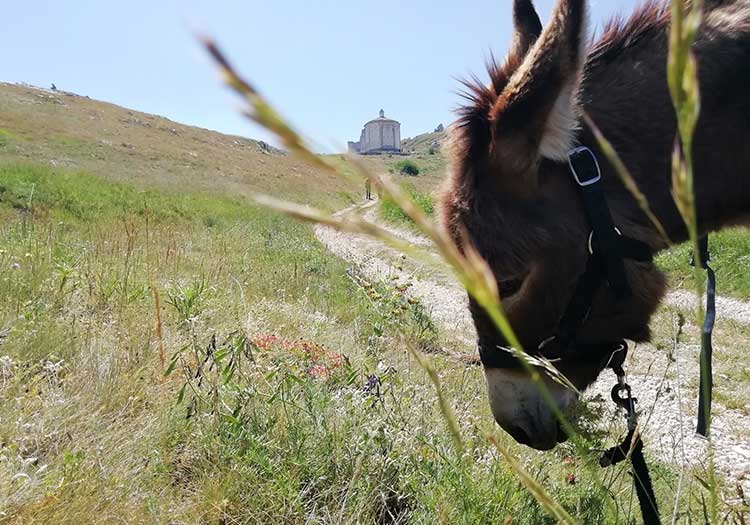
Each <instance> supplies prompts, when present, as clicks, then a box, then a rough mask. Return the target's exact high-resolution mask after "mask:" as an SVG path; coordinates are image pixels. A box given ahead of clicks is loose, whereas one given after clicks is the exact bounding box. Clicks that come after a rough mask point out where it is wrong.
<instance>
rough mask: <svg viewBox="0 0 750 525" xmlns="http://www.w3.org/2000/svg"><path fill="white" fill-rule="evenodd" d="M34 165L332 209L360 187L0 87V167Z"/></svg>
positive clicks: (72, 101) (57, 98)
mask: <svg viewBox="0 0 750 525" xmlns="http://www.w3.org/2000/svg"><path fill="white" fill-rule="evenodd" d="M18 161H33V162H35V163H42V164H46V165H48V166H52V167H64V168H68V169H74V170H84V171H86V172H88V173H91V174H94V175H97V176H100V177H102V178H105V179H107V180H112V181H126V182H129V183H133V184H137V185H140V186H144V187H157V188H161V189H166V190H176V189H179V190H184V189H187V190H191V191H203V192H208V193H214V194H225V195H237V196H247V195H249V194H251V193H253V192H263V193H271V194H275V195H283V196H285V197H287V198H292V199H295V200H297V201H299V202H305V203H310V204H315V205H318V206H323V207H325V208H327V209H337V208H339V207H343V206H344V205H346V204H348V203H350V202H351V199H352V198H357V199H358V198H359V197H358V195H357V196H356V197H352V196H351V192H352V191H358V190H359V188H356V187H353V186H351V185H347V184H345V183H342V181H341V180H337V179H336V178H335V177H333V176H331V175H329V174H325V173H321V172H319V171H316V170H315V169H312V168H310V167H309V166H308V165H306V164H304V163H302V162H300V161H298V160H297V159H295V158H292V157H290V156H288V155H285V154H283V153H282V152H280V151H279V150H276V149H274V148H269V147H268V146H264V145H263V144H262V143H259V142H256V141H253V140H249V139H246V138H242V137H236V136H230V135H224V134H221V133H216V132H213V131H208V130H205V129H200V128H195V127H190V126H184V125H182V124H178V123H176V122H173V121H171V120H169V119H166V118H162V117H158V116H155V115H149V114H145V113H140V112H138V111H133V110H129V109H125V108H122V107H119V106H115V105H113V104H108V103H105V102H100V101H96V100H92V99H89V98H88V97H82V96H78V95H74V94H70V93H64V92H59V91H50V90H43V89H37V88H31V87H26V86H19V85H12V84H3V83H0V162H18Z"/></svg>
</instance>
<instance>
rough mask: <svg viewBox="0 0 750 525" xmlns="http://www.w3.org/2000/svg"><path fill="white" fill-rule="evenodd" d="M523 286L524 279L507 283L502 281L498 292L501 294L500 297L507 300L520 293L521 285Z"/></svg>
mask: <svg viewBox="0 0 750 525" xmlns="http://www.w3.org/2000/svg"><path fill="white" fill-rule="evenodd" d="M522 284H523V278H521V277H518V278H515V279H508V280H505V281H500V282H499V283H498V291H499V292H500V297H502V298H507V297H510V296H511V295H513V294H515V293H516V292H518V290H520V289H521V285H522Z"/></svg>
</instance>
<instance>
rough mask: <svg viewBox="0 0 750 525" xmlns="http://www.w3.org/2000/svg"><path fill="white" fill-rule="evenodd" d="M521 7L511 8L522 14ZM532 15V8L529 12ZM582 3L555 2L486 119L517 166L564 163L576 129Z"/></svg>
mask: <svg viewBox="0 0 750 525" xmlns="http://www.w3.org/2000/svg"><path fill="white" fill-rule="evenodd" d="M524 4H526V7H527V8H528V6H530V2H521V1H517V2H516V5H515V7H517V8H519V16H520V17H521V18H524V19H525V20H528V17H523V16H521V15H520V12H521V11H523V8H524ZM532 9H533V7H532ZM586 22H587V13H586V2H585V0H558V1H557V3H556V4H555V8H554V11H553V13H552V17H551V21H550V23H549V25H548V26H547V27H546V28H545V29H544V31H543V32H542V34H541V36H539V38H538V39H537V40H536V43H534V44H533V46H532V47H531V49H529V51H528V53H527V54H526V56H525V58H524V59H523V62H522V63H521V65H520V66H519V67H518V69H517V70H516V71H515V72H514V73H513V76H512V77H511V78H510V80H509V81H508V84H507V85H506V87H505V89H504V90H503V91H502V93H500V95H499V96H498V98H497V100H496V102H495V104H494V106H493V108H492V111H491V113H490V119H491V121H492V122H493V124H494V127H493V132H494V135H495V140H496V141H498V142H500V143H502V146H503V147H502V149H503V150H504V153H503V155H509V156H512V157H513V158H514V159H515V160H514V162H515V163H524V164H526V163H533V162H535V161H536V159H538V158H539V156H542V157H546V158H550V159H554V160H564V159H565V158H566V156H567V153H568V151H569V150H570V149H571V147H572V146H573V143H574V141H575V133H576V130H577V129H578V121H579V113H580V112H579V108H578V97H577V95H578V87H579V84H580V81H581V76H582V70H583V63H584V61H585V44H586Z"/></svg>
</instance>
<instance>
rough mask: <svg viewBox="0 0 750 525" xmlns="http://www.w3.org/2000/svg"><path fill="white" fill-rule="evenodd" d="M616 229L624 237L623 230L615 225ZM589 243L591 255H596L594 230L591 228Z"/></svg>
mask: <svg viewBox="0 0 750 525" xmlns="http://www.w3.org/2000/svg"><path fill="white" fill-rule="evenodd" d="M615 231H616V232H617V235H619V236H620V237H622V232H621V231H620V229H619V228H618V227H617V226H615ZM588 245H589V255H594V230H591V233H589V241H588Z"/></svg>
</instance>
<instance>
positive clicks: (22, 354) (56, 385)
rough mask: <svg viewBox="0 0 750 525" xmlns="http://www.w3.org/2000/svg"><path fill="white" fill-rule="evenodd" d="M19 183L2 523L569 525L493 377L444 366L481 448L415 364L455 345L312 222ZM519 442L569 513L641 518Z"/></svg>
mask: <svg viewBox="0 0 750 525" xmlns="http://www.w3.org/2000/svg"><path fill="white" fill-rule="evenodd" d="M0 180H1V181H2V185H3V192H2V193H1V194H0V215H2V217H3V223H2V224H3V226H2V228H1V229H0V246H2V250H1V251H0V334H2V336H0V396H2V403H0V441H1V442H2V444H3V445H2V447H1V448H0V457H2V459H3V460H2V461H1V462H0V505H1V506H0V523H3V524H5V523H9V524H10V523H12V524H20V523H32V522H33V523H55V524H58V523H84V522H85V523H98V522H101V523H105V522H111V521H112V520H119V521H123V522H128V523H158V522H170V523H279V522H284V523H302V522H310V521H318V522H326V523H331V522H333V523H362V522H379V523H402V522H406V521H408V522H409V523H435V522H445V523H454V522H465V523H478V522H487V521H502V520H504V519H505V518H506V517H507V516H511V517H514V518H515V519H516V521H515V522H517V523H529V524H532V523H533V524H536V523H552V522H553V521H552V520H550V519H549V518H548V517H546V514H545V512H544V510H543V509H542V508H541V507H540V506H539V505H538V504H537V503H536V502H535V501H534V500H533V498H532V497H531V496H530V495H529V494H528V493H526V492H525V491H524V490H523V489H522V488H521V485H520V482H519V481H518V480H517V479H516V478H515V476H514V474H513V472H512V471H511V470H510V469H508V468H507V466H506V465H505V463H504V462H503V461H502V460H501V459H500V458H499V456H498V453H497V451H496V450H494V448H493V447H492V446H491V444H490V443H488V442H487V441H486V440H485V439H484V437H483V436H484V435H485V434H487V433H493V432H495V430H494V424H493V423H492V418H491V416H490V414H489V411H488V408H487V406H486V403H485V402H484V392H483V380H482V377H481V371H480V370H479V368H477V367H473V366H469V367H467V366H466V365H461V364H457V363H456V362H453V361H450V360H449V359H448V358H444V357H440V356H436V357H435V358H434V363H435V366H436V369H437V370H438V375H439V377H440V381H441V383H442V385H443V391H444V395H445V399H446V400H447V402H448V403H449V405H450V406H451V408H452V410H454V411H455V412H456V413H457V414H458V416H459V417H458V424H459V431H460V432H461V434H462V436H463V441H464V443H465V452H464V453H463V454H457V453H456V450H455V448H454V446H453V438H452V435H451V433H450V432H449V430H448V428H447V427H446V425H445V423H444V421H443V418H442V413H441V411H440V408H439V407H438V406H437V404H436V403H435V398H434V390H433V386H432V383H431V380H430V378H429V377H428V376H427V374H426V373H425V372H424V371H423V370H422V369H421V368H420V367H419V366H417V365H416V363H414V362H413V361H412V359H411V358H410V356H409V354H408V353H407V352H406V351H405V350H404V343H408V344H409V345H416V346H417V347H419V348H422V349H423V350H427V351H432V350H431V349H433V348H435V347H436V345H439V341H440V340H441V339H440V338H441V335H440V334H439V332H438V331H437V329H436V328H435V327H434V326H433V325H432V324H431V322H430V321H429V319H426V318H425V316H424V314H423V312H421V310H420V307H419V305H418V303H417V304H413V301H409V300H406V298H405V297H404V296H403V294H402V292H401V291H399V290H397V289H394V288H393V287H392V286H390V285H388V284H387V283H368V282H365V281H362V280H361V279H352V278H350V277H349V275H348V273H347V272H346V268H345V267H344V265H343V264H342V262H340V261H339V260H337V259H335V258H334V257H332V256H331V255H329V254H328V253H327V252H326V251H325V250H324V249H323V247H322V246H320V245H319V244H318V243H317V242H316V241H315V239H314V237H313V236H312V234H311V232H310V230H309V228H308V227H306V226H304V225H301V224H299V223H297V222H295V221H293V220H291V219H288V218H285V217H282V216H279V215H278V214H275V213H273V212H271V211H268V210H265V209H261V208H258V207H255V206H253V205H249V204H246V203H244V202H242V201H238V200H236V199H231V198H225V197H218V196H215V195H202V194H193V193H170V192H165V191H161V190H153V189H148V190H142V189H138V188H137V187H133V186H130V185H127V184H121V183H113V182H108V181H105V180H102V179H100V178H98V177H95V176H92V175H89V174H86V173H80V172H70V171H64V170H59V169H55V170H53V169H50V168H48V167H41V166H34V165H6V166H2V167H1V168H0ZM157 305H158V307H157ZM157 309H158V312H159V314H158V315H157ZM397 326H398V327H400V328H401V329H403V331H404V333H405V334H406V337H407V340H406V341H402V340H400V339H399V338H397V337H394V336H393V334H394V333H395V331H396V327H397ZM165 372H168V373H167V374H166V375H165ZM499 439H500V440H501V442H502V444H503V446H505V447H507V448H509V449H510V450H512V451H513V454H514V455H515V456H516V457H517V458H519V459H520V460H521V461H522V462H523V463H524V464H525V465H526V468H527V469H529V470H530V471H532V472H534V473H536V475H537V476H538V477H539V478H540V479H541V481H542V483H543V484H544V486H545V488H546V489H547V490H548V491H549V492H550V493H551V494H553V496H554V497H555V499H556V500H557V501H558V502H560V503H561V504H562V505H563V506H564V507H565V508H566V509H568V511H569V512H573V513H575V515H576V516H578V517H579V518H580V519H584V520H585V522H587V523H615V522H618V521H617V520H616V518H615V517H614V516H615V515H614V514H613V512H614V510H613V505H614V504H613V501H614V500H613V499H612V493H616V492H618V491H620V490H629V489H628V487H629V486H630V482H629V480H628V478H627V476H624V474H623V473H622V472H620V473H619V474H618V475H616V476H615V475H614V474H612V476H613V477H612V478H611V479H608V481H607V484H606V485H605V486H604V487H603V486H602V485H601V484H600V483H599V481H598V480H596V479H594V478H591V477H590V474H589V472H590V471H589V469H588V467H586V465H587V464H588V463H590V462H593V461H595V460H596V454H593V453H592V454H591V455H590V457H585V458H579V459H577V460H575V461H572V460H568V459H565V458H566V457H567V456H569V455H571V454H572V450H571V449H570V447H567V446H563V447H561V448H560V449H559V450H557V451H556V452H555V453H554V454H552V455H541V454H537V453H534V452H529V451H527V450H526V449H523V448H522V447H519V446H517V445H515V444H513V443H511V442H509V440H508V439H506V438H505V437H500V438H499ZM589 439H590V440H591V441H590V444H591V445H600V444H601V443H600V442H599V437H598V436H597V435H596V434H592V435H590V437H589ZM673 484H674V476H673V475H672V474H671V473H670V472H669V471H668V470H667V469H660V470H659V477H658V478H657V486H658V487H659V490H660V494H662V495H663V496H664V497H668V494H669V493H670V491H671V490H672V488H671V487H672V486H673ZM623 522H625V523H627V520H625V521H619V523H623Z"/></svg>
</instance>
